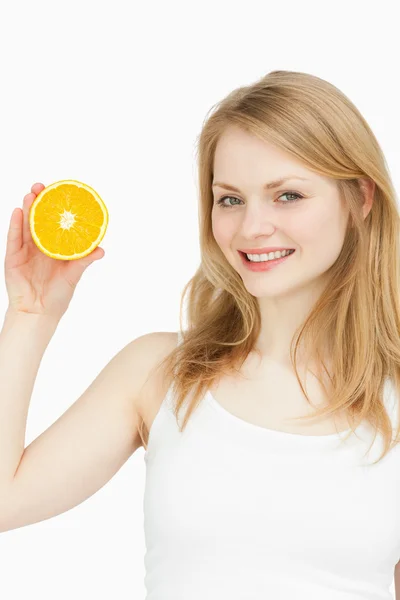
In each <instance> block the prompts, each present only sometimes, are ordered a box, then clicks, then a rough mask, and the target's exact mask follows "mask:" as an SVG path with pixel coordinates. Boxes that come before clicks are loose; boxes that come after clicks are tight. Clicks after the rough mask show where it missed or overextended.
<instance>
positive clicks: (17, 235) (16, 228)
mask: <svg viewBox="0 0 400 600" xmlns="http://www.w3.org/2000/svg"><path fill="white" fill-rule="evenodd" d="M21 222H22V213H21V209H20V208H17V209H14V210H13V212H12V215H11V218H10V227H9V229H8V234H7V250H6V264H7V261H8V260H9V259H10V258H11V257H12V256H14V254H16V253H17V252H19V250H20V249H21V246H22V235H21Z"/></svg>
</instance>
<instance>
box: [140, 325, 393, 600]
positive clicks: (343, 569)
mask: <svg viewBox="0 0 400 600" xmlns="http://www.w3.org/2000/svg"><path fill="white" fill-rule="evenodd" d="M179 340H181V336H180V337H179ZM244 401H245V399H244ZM385 403H386V406H387V408H388V410H389V414H390V415H391V418H392V423H393V425H394V426H395V425H397V418H398V408H397V402H395V397H394V393H393V388H392V386H391V385H389V380H387V383H386V385H385ZM186 407H187V404H186V405H185V406H184V407H183V409H182V412H181V413H180V415H179V423H180V424H181V423H182V419H183V415H184V412H185V410H186ZM172 408H173V404H172V394H171V388H170V390H169V391H168V393H167V395H166V397H165V399H164V400H163V402H162V405H161V407H160V410H159V412H158V413H157V415H156V417H155V419H154V422H153V425H152V427H151V430H150V434H149V440H148V449H147V451H146V452H145V454H144V460H145V463H146V483H145V492H144V504H143V507H144V532H145V543H146V553H145V557H144V564H145V573H146V574H145V587H146V592H147V595H146V600H172V599H173V600H225V599H226V600H261V599H262V600H264V599H265V600H267V599H268V600H303V599H304V600H392V598H393V596H392V594H391V592H390V590H389V588H390V587H391V585H392V583H393V577H394V568H395V565H396V563H397V562H398V561H399V559H400V446H396V447H395V448H394V449H393V450H392V451H391V452H389V454H388V455H387V456H386V457H385V458H384V459H383V460H381V461H380V462H379V463H378V464H377V465H375V466H374V465H372V466H371V465H370V463H371V462H372V461H373V460H376V459H377V458H378V457H379V456H380V453H381V451H382V448H383V445H382V438H381V436H380V435H379V436H377V438H376V440H375V442H374V445H373V446H372V448H371V450H370V451H369V452H368V453H367V451H368V447H369V444H370V443H371V441H372V439H373V437H368V435H369V436H371V435H372V434H373V430H372V428H371V426H370V425H369V424H368V423H366V422H364V424H361V426H360V427H359V428H358V429H357V436H355V435H354V434H353V435H352V436H351V437H350V438H349V439H348V440H347V441H343V442H342V445H340V434H332V435H322V436H310V435H301V434H293V433H287V432H280V431H274V430H270V429H266V428H264V427H261V426H258V425H254V424H251V423H249V422H247V421H244V420H242V419H240V418H239V417H236V416H235V415H233V414H231V413H230V412H228V411H227V410H226V409H224V408H223V407H222V405H220V404H219V403H218V402H217V401H216V400H215V399H214V398H213V396H212V395H211V394H210V393H209V392H207V393H206V394H205V396H204V398H203V400H202V402H201V404H200V405H199V406H198V407H197V409H196V410H195V411H194V413H193V414H192V415H191V417H190V419H189V421H188V424H187V426H186V429H185V430H184V432H182V433H181V432H180V431H179V429H178V424H177V422H176V418H175V416H174V414H173V412H172ZM371 431H372V434H371ZM367 442H368V443H367ZM366 453H367V454H366ZM363 455H365V456H363Z"/></svg>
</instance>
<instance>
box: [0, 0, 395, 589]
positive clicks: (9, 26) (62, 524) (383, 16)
mask: <svg viewBox="0 0 400 600" xmlns="http://www.w3.org/2000/svg"><path fill="white" fill-rule="evenodd" d="M396 5H397V3H396V2H395V1H394V0H389V1H388V0H386V1H382V0H381V1H380V2H379V3H376V2H365V0H364V1H361V0H360V1H358V2H357V1H352V2H349V1H346V2H344V1H341V2H338V1H336V2H335V3H333V2H332V3H330V4H328V3H325V2H312V1H307V2H304V1H303V2H301V3H298V2H294V1H293V2H287V1H286V2H285V1H282V2H277V3H275V2H267V1H265V0H264V1H263V2H259V3H256V2H251V1H247V2H240V3H234V2H232V1H231V2H228V1H226V2H218V1H214V2H204V1H202V2H201V3H200V2H197V3H193V2H187V3H184V2H167V3H164V2H161V1H158V2H157V1H152V2H148V3H145V2H141V3H139V2H133V1H131V2H127V1H121V0H114V1H113V2H112V3H111V2H94V1H91V2H88V1H87V0H79V2H77V1H76V0H74V1H72V0H69V2H68V3H67V2H63V3H61V2H50V1H47V2H44V1H43V0H36V1H35V2H28V1H27V0H26V1H25V2H18V1H14V2H4V3H2V4H1V9H0V28H1V33H0V65H1V71H0V75H1V79H0V89H1V94H0V107H1V110H0V132H1V134H0V154H1V156H0V158H1V202H0V244H1V245H2V249H1V251H2V253H3V257H4V252H5V244H6V236H7V231H8V226H9V220H10V216H11V213H12V211H13V209H14V208H15V207H17V206H19V207H22V199H23V197H24V195H25V194H27V193H29V192H30V188H31V186H32V184H34V183H36V182H41V183H43V184H44V185H45V186H47V185H49V184H50V183H53V182H55V181H58V180H61V179H77V180H80V181H83V182H85V183H87V184H88V185H90V186H91V187H93V188H94V189H95V190H96V191H97V192H98V193H99V194H100V196H101V197H102V198H103V200H104V202H105V203H106V205H107V207H108V209H109V215H110V221H109V227H108V230H107V233H106V236H105V238H104V239H103V241H102V242H101V244H100V245H101V247H102V248H104V250H105V257H104V258H103V259H102V260H100V261H97V262H95V263H94V264H92V265H91V266H90V267H89V268H88V269H87V271H86V272H85V273H84V275H83V277H82V279H81V281H80V283H79V286H78V288H77V290H76V292H75V295H74V298H73V300H72V302H71V305H70V307H69V309H68V311H67V313H66V314H65V315H64V317H63V319H62V321H61V322H60V325H59V327H58V329H57V331H56V333H55V335H54V337H53V339H52V341H51V342H50V344H49V347H48V349H47V351H46V353H45V355H44V358H43V361H42V364H41V366H40V370H39V373H38V376H37V380H36V384H35V388H34V392H33V395H32V400H31V407H30V412H29V416H28V425H27V432H26V445H28V444H29V443H30V442H31V441H33V440H34V439H35V438H36V437H37V436H38V435H39V434H40V433H42V432H43V431H44V430H45V429H47V427H49V426H50V425H51V424H52V423H53V422H54V421H55V420H56V419H58V417H59V416H60V415H61V414H62V413H63V412H64V411H66V410H67V408H68V407H69V406H70V405H71V404H72V403H73V402H74V401H75V400H76V399H77V398H78V397H79V396H80V395H81V394H82V393H83V392H84V390H85V389H86V388H87V387H88V386H89V385H90V383H91V382H92V381H93V379H94V378H95V377H96V376H97V374H98V373H99V372H100V371H101V369H102V368H103V367H104V366H105V364H106V363H107V362H108V361H109V360H110V359H111V358H112V357H113V356H114V355H115V354H116V353H117V352H118V351H119V350H120V349H121V348H122V347H123V346H125V345H126V344H127V343H128V342H129V341H131V340H132V339H134V338H136V337H138V336H140V335H142V334H145V333H148V332H151V331H177V329H178V328H179V301H180V294H181V292H182V289H183V286H184V285H185V283H186V282H187V281H188V279H190V278H191V277H192V275H193V274H194V272H195V270H196V269H197V267H198V264H199V260H200V253H199V244H198V220H197V218H198V217H197V200H198V198H197V194H198V185H197V164H196V158H195V150H196V148H195V142H196V138H197V136H198V134H199V133H200V130H201V126H202V122H203V119H204V118H205V116H206V112H207V111H208V110H209V109H210V107H211V106H212V105H214V104H215V103H216V102H217V101H219V100H220V99H222V98H223V97H224V96H226V95H227V94H228V93H229V92H230V91H231V90H232V89H234V88H237V87H240V86H242V85H248V84H249V83H253V82H254V81H256V80H257V79H259V78H260V77H262V76H264V75H266V74H267V73H268V72H269V71H272V70H278V69H283V70H293V71H303V72H308V73H311V74H314V75H317V76H319V77H322V78H323V79H326V80H328V81H330V82H331V83H333V84H334V85H336V86H337V87H338V88H339V89H341V90H342V91H343V92H344V93H345V94H346V95H348V96H349V98H350V99H351V100H352V101H353V102H354V103H355V105H356V106H357V107H358V109H359V110H360V111H361V113H362V114H363V116H364V117H365V118H366V120H367V121H368V123H369V124H370V126H371V128H372V130H373V131H374V133H375V135H376V137H377V138H378V141H379V142H380V144H381V146H382V149H383V151H384V153H385V156H386V160H387V163H388V166H389V169H390V172H391V175H392V178H393V181H394V184H395V187H396V190H398V189H399V183H400V181H399V180H400V167H399V164H400V149H399V143H398V140H399V134H400V119H399V110H398V106H399V96H400V85H399V83H400V79H399V74H398V73H399V72H398V61H397V60H395V56H397V51H398V20H397V19H396V18H395V12H396V8H398V7H397V6H396ZM0 286H1V287H0V317H1V318H3V315H4V313H5V311H6V309H7V305H8V296H7V292H6V288H5V284H4V277H3V278H2V279H1V282H0ZM143 456H144V449H143V448H140V449H139V450H138V451H137V452H136V453H135V454H134V455H133V456H132V457H131V459H130V460H128V461H127V462H126V463H125V465H124V466H123V468H122V469H121V470H120V471H119V472H118V473H117V475H116V476H115V477H114V478H113V479H112V480H111V481H110V482H109V483H108V484H107V485H106V486H104V487H103V488H102V489H101V490H100V491H98V492H97V493H96V494H95V495H93V496H92V497H91V498H89V499H88V500H87V501H85V502H84V503H82V504H81V505H79V506H77V507H76V508H74V509H72V510H70V511H68V512H67V513H64V514H62V515H60V516H57V517H55V518H53V519H49V520H47V521H44V522H41V523H37V524H35V525H31V526H28V527H23V528H20V529H18V530H13V531H10V532H6V533H3V534H2V535H0V565H1V566H0V597H1V598H4V599H7V600H22V599H25V598H26V599H28V598H41V600H54V598H57V599H58V600H61V599H70V598H74V600H84V599H85V600H86V599H88V598H96V599H97V600H100V599H107V600H109V599H110V598H118V600H128V599H129V600H130V599H132V598H135V599H144V597H145V588H144V582H143V580H144V563H143V557H144V553H145V545H144V533H143V492H144V483H145V463H144V460H143ZM0 460H1V457H0ZM399 510H400V507H399ZM371 542H372V543H373V541H372V540H371ZM392 591H393V593H394V586H393V588H392ZM187 600H190V599H187Z"/></svg>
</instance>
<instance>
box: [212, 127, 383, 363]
mask: <svg viewBox="0 0 400 600" xmlns="http://www.w3.org/2000/svg"><path fill="white" fill-rule="evenodd" d="M287 174H297V175H299V176H301V177H306V178H307V179H309V180H310V181H297V180H296V181H295V180H293V181H288V182H286V183H284V184H282V186H280V187H278V188H275V189H271V190H267V191H265V190H263V186H264V185H265V183H267V182H269V181H271V180H275V179H278V178H279V177H280V176H285V175H287ZM215 181H219V182H224V183H228V184H231V185H233V186H235V187H236V188H238V189H240V192H241V193H240V194H239V193H237V192H232V191H229V190H226V189H223V188H220V187H213V194H214V204H213V209H212V230H213V234H214V237H215V240H216V242H217V244H218V246H219V247H220V249H221V251H222V252H223V254H224V255H225V257H226V259H227V261H228V262H229V263H230V264H231V266H232V267H233V268H234V269H235V270H236V271H237V272H238V273H239V275H240V277H241V278H242V280H243V283H244V285H245V286H246V289H247V290H248V292H249V293H250V294H252V295H253V296H255V297H256V298H257V299H258V303H259V306H260V312H261V319H262V327H261V333H260V336H259V338H258V341H257V344H256V347H257V348H258V349H259V350H260V352H261V355H262V356H263V357H265V358H267V359H269V360H273V361H276V362H278V363H281V364H285V365H288V364H290V342H291V339H292V337H293V334H294V332H295V330H296V329H297V327H298V326H299V325H300V324H301V323H302V322H303V321H304V320H305V318H306V316H307V314H308V313H309V311H310V309H311V308H312V305H313V304H314V303H315V301H316V300H317V298H318V297H319V295H320V294H321V292H322V290H323V287H324V274H325V273H326V271H327V270H328V269H329V268H330V267H331V265H332V264H333V263H334V262H335V261H336V259H337V257H338V256H339V253H340V251H341V248H342V245H343V241H344V237H345V231H346V226H347V221H348V218H349V210H348V208H347V207H346V205H345V204H344V202H342V201H341V199H340V197H339V192H338V189H337V186H336V183H335V181H334V180H333V179H330V178H328V177H324V176H322V175H319V174H317V173H315V172H313V171H311V170H310V169H308V168H307V167H306V166H305V165H304V164H303V163H301V162H299V161H298V160H295V159H294V158H293V157H291V156H290V155H289V154H287V153H286V152H284V151H282V150H281V149H279V148H277V147H276V146H273V145H271V144H267V143H265V142H264V141H263V140H260V139H258V138H257V137H255V136H253V135H251V134H249V133H247V132H244V131H242V130H241V129H239V128H238V127H236V126H235V127H234V126H231V127H229V128H227V129H226V130H225V132H224V134H223V135H222V136H221V138H220V140H219V142H218V144H217V148H216V154H215V159H214V178H213V182H215ZM359 181H360V186H361V189H362V190H363V193H364V199H365V202H364V205H363V208H362V210H363V215H364V218H365V217H366V216H367V215H368V213H369V211H370V210H371V207H372V201H373V191H374V187H375V184H374V182H372V181H371V180H369V179H360V180H359ZM285 193H286V194H287V195H283V196H282V194H285ZM293 193H298V194H301V195H302V196H304V198H299V199H298V201H297V202H292V203H288V200H291V199H293V198H295V197H296V196H293V195H292V194H293ZM225 195H228V196H230V198H228V199H225V200H224V201H223V204H225V205H226V206H228V208H223V207H221V206H220V205H218V204H217V201H218V200H219V199H220V198H222V197H223V196H225ZM279 200H280V202H279ZM285 202H286V204H284V203H285ZM266 246H278V247H283V248H294V249H295V250H296V252H295V253H294V254H293V256H291V257H290V258H289V259H288V260H287V261H285V262H284V263H282V264H281V265H279V266H277V267H276V268H274V269H272V270H270V271H266V272H260V273H257V272H252V271H249V270H248V269H246V267H245V266H244V265H243V264H242V260H241V257H240V255H239V254H238V252H237V250H238V249H246V248H261V247H266Z"/></svg>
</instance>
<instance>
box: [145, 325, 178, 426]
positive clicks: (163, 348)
mask: <svg viewBox="0 0 400 600" xmlns="http://www.w3.org/2000/svg"><path fill="white" fill-rule="evenodd" d="M141 337H142V338H143V339H142V343H141V357H140V371H141V376H140V382H139V383H140V390H138V394H137V397H136V399H137V411H138V413H139V416H140V417H141V419H142V420H143V421H144V423H145V424H146V426H147V424H148V423H149V422H151V416H152V415H153V414H155V413H156V412H157V410H158V408H159V405H160V404H161V402H162V399H163V398H164V397H165V396H166V394H167V391H168V389H167V386H168V383H167V382H166V381H165V379H164V376H163V370H162V369H156V367H157V366H158V365H159V364H160V363H161V362H162V361H163V360H164V359H165V358H166V357H167V356H168V354H170V353H171V352H172V351H173V350H174V349H175V348H176V346H177V344H178V341H179V333H178V332H176V331H175V332H174V331H156V332H151V333H147V334H145V335H144V336H141Z"/></svg>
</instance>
